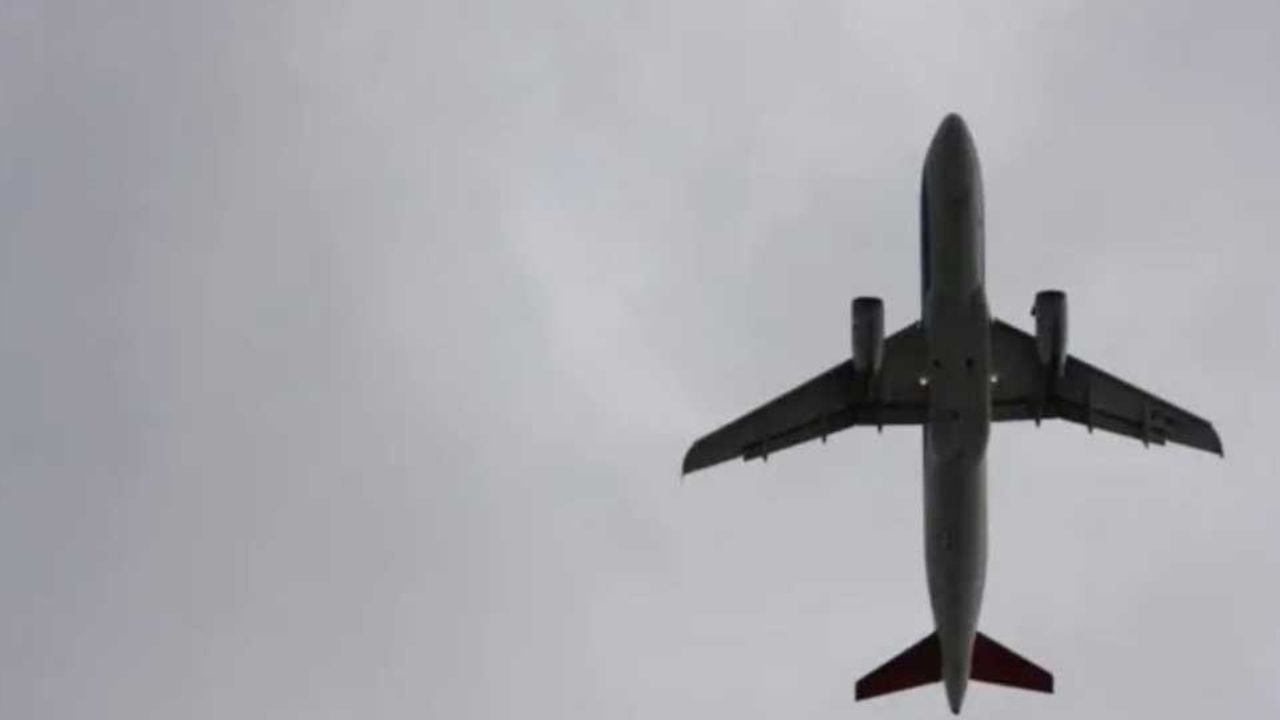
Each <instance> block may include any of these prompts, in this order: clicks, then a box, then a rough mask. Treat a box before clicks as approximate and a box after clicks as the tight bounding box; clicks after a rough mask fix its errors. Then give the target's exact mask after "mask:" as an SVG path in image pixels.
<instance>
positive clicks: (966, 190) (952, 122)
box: [924, 113, 978, 200]
mask: <svg viewBox="0 0 1280 720" xmlns="http://www.w3.org/2000/svg"><path fill="white" fill-rule="evenodd" d="M977 166H978V159H977V150H975V149H974V146H973V137H972V136H971V135H970V134H969V127H968V125H966V124H965V122H964V119H963V118H961V117H960V116H959V115H957V114H955V113H951V114H949V115H947V116H946V117H945V118H943V119H942V122H941V123H940V124H939V125H938V131H937V132H936V133H934V135H933V142H932V143H930V144H929V152H928V154H927V155H926V157H925V169H924V174H925V182H926V184H927V185H929V186H930V187H931V189H930V192H931V193H933V194H934V195H935V197H950V198H952V199H955V200H962V199H964V198H966V197H968V196H969V194H970V192H971V190H972V188H973V185H974V183H975V180H976V177H977Z"/></svg>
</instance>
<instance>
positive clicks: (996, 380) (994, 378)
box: [991, 373, 1000, 385]
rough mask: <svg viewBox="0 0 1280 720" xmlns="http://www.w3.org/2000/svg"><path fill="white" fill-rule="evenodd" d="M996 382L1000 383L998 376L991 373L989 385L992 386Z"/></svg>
mask: <svg viewBox="0 0 1280 720" xmlns="http://www.w3.org/2000/svg"><path fill="white" fill-rule="evenodd" d="M998 382H1000V376H999V375H997V374H996V373H991V384H992V385H994V384H996V383H998Z"/></svg>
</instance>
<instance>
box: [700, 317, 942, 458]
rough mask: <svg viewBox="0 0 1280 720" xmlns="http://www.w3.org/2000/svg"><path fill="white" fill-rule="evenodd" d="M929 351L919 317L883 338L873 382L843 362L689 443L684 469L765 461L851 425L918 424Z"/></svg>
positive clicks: (923, 407) (925, 409)
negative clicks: (921, 381)
mask: <svg viewBox="0 0 1280 720" xmlns="http://www.w3.org/2000/svg"><path fill="white" fill-rule="evenodd" d="M927 355H928V353H927V350H926V348H925V342H924V333H923V332H922V330H921V329H920V325H919V323H915V324H912V325H909V326H907V327H905V328H903V329H902V330H899V331H898V332H896V333H894V334H893V335H892V336H890V337H888V338H886V339H885V341H884V360H883V363H882V364H881V368H880V375H879V377H878V382H876V383H875V384H874V387H869V383H868V381H867V378H866V377H865V376H864V375H860V374H859V373H858V372H857V370H855V369H854V366H853V361H852V360H846V361H844V362H842V363H840V364H839V365H836V366H835V367H833V368H831V369H830V370H827V371H826V372H824V373H822V374H821V375H819V376H817V377H815V378H813V379H812V380H809V381H808V382H806V383H804V384H802V385H800V386H799V387H797V388H795V389H793V390H791V391H790V392H787V393H786V394H784V395H782V396H780V397H778V398H775V399H773V400H771V401H769V402H767V403H765V404H764V405H762V406H761V407H759V408H757V409H755V410H753V411H751V412H749V413H747V414H746V415H743V416H742V417H740V418H738V419H737V420H734V421H733V422H731V423H729V424H728V425H725V426H724V427H722V428H720V429H719V430H716V431H714V432H712V433H711V434H709V435H707V436H706V437H703V438H702V439H700V440H698V441H697V442H695V443H694V444H693V446H692V447H690V448H689V452H688V453H686V454H685V456H684V472H685V473H691V472H693V471H695V470H701V469H702V468H705V467H710V466H711V465H715V464H717V463H721V462H724V461H725V460H732V459H734V458H737V457H741V458H743V459H744V460H751V459H754V458H764V459H766V460H767V459H768V457H769V455H771V454H773V453H775V452H777V451H779V450H783V449H785V448H789V447H791V446H792V445H798V444H800V443H802V442H806V441H808V440H813V439H814V438H822V440H823V441H825V440H826V439H827V436H828V435H831V434H834V433H836V432H839V431H840V430H844V429H845V428H848V427H851V426H854V425H875V426H877V427H878V426H881V425H915V424H920V423H923V422H924V421H925V417H926V414H927V412H928V399H927V395H926V388H924V387H922V386H921V385H920V384H919V378H920V376H921V375H923V374H924V368H925V365H926V363H927V362H928V357H927Z"/></svg>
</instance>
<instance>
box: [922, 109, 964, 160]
mask: <svg viewBox="0 0 1280 720" xmlns="http://www.w3.org/2000/svg"><path fill="white" fill-rule="evenodd" d="M972 144H973V138H972V136H970V134H969V126H968V125H966V124H965V122H964V118H962V117H960V116H959V115H957V114H955V113H950V114H948V115H947V116H946V117H944V118H943V119H942V122H941V123H939V124H938V130H937V132H935V133H934V134H933V142H932V143H931V146H930V150H931V151H932V152H931V153H930V154H942V153H946V154H950V155H955V154H962V153H964V151H965V150H966V149H967V148H968V147H969V146H970V145H972Z"/></svg>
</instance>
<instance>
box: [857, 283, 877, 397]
mask: <svg viewBox="0 0 1280 720" xmlns="http://www.w3.org/2000/svg"><path fill="white" fill-rule="evenodd" d="M883 361H884V301H883V300H881V299H880V298H876V297H860V298H854V300H853V367H854V369H855V370H857V371H858V374H859V375H862V376H864V377H866V378H868V379H873V378H875V377H876V376H878V375H879V374H880V365H881V363H882V362H883Z"/></svg>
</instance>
